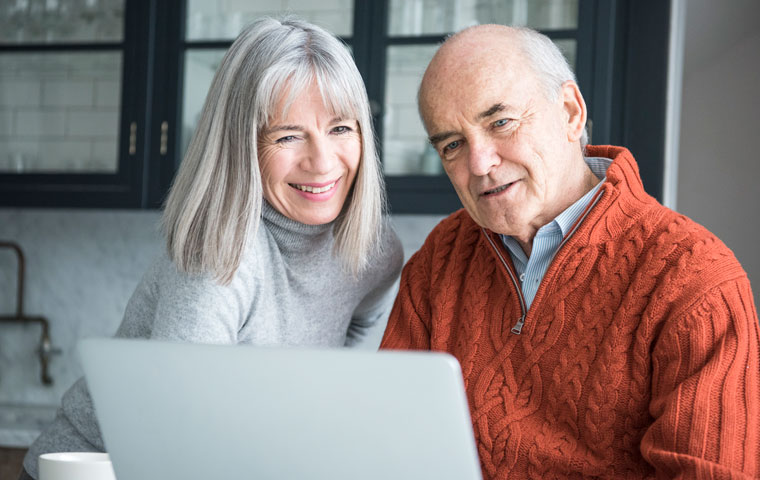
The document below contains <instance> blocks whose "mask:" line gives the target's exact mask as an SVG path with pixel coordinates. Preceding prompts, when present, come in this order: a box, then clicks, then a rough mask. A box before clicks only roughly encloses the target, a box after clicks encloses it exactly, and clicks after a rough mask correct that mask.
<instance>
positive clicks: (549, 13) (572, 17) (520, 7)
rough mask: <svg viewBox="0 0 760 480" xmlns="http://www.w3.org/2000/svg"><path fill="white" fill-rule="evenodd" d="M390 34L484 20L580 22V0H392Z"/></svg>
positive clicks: (541, 24)
mask: <svg viewBox="0 0 760 480" xmlns="http://www.w3.org/2000/svg"><path fill="white" fill-rule="evenodd" d="M389 18H390V28H389V33H390V34H391V35H433V34H444V33H451V32H455V31H457V30H460V29H462V28H464V27H469V26H471V25H477V24H482V23H500V24H503V25H525V26H529V27H532V28H536V29H540V30H557V29H574V28H577V26H578V0H391V1H390V15H389Z"/></svg>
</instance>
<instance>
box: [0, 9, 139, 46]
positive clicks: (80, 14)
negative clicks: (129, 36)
mask: <svg viewBox="0 0 760 480" xmlns="http://www.w3.org/2000/svg"><path fill="white" fill-rule="evenodd" d="M123 38H124V0H2V1H0V43H11V44H19V43H61V42H75V43H78V42H90V43H92V42H120V41H121V40H122V39H123Z"/></svg>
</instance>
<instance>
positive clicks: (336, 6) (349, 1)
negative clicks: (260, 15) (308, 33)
mask: <svg viewBox="0 0 760 480" xmlns="http://www.w3.org/2000/svg"><path fill="white" fill-rule="evenodd" d="M353 6H354V2H353V0H320V1H319V2H315V1H314V0H286V1H285V8H289V9H291V10H295V11H304V12H306V11H320V10H348V11H353Z"/></svg>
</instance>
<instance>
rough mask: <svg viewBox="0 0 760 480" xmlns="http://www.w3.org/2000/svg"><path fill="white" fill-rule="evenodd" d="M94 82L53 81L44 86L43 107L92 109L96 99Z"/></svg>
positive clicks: (45, 83) (44, 83)
mask: <svg viewBox="0 0 760 480" xmlns="http://www.w3.org/2000/svg"><path fill="white" fill-rule="evenodd" d="M94 87H95V85H94V84H93V83H92V82H86V81H85V82H76V81H52V80H48V81H45V82H43V84H42V105H43V106H53V107H90V106H92V104H93V99H94V97H95V91H94Z"/></svg>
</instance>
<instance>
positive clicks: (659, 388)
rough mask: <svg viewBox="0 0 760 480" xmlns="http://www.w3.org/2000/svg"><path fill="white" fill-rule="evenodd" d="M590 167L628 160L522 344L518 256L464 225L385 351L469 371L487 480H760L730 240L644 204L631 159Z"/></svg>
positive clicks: (541, 298)
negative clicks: (423, 354)
mask: <svg viewBox="0 0 760 480" xmlns="http://www.w3.org/2000/svg"><path fill="white" fill-rule="evenodd" d="M589 154H590V155H591V156H601V157H608V158H612V159H614V162H613V163H612V165H611V166H610V167H609V169H608V170H607V181H606V182H605V183H604V185H603V186H602V191H601V197H600V199H599V201H598V203H596V204H595V205H594V206H593V207H592V209H591V210H590V212H589V214H588V216H587V217H586V218H585V220H583V222H582V223H581V224H580V226H579V228H578V230H577V231H576V232H575V233H574V234H573V235H572V237H570V239H569V240H568V241H567V243H566V244H565V245H564V246H563V247H562V248H561V249H560V251H559V252H558V253H557V255H556V257H555V258H554V260H553V262H552V264H551V265H550V266H549V269H548V271H547V272H546V276H545V277H544V279H543V281H542V283H541V286H540V288H539V290H538V292H537V294H536V297H535V299H534V301H533V304H532V305H531V307H530V309H529V311H528V312H527V316H526V318H525V324H524V327H523V329H522V332H521V334H519V335H515V334H514V333H511V332H510V329H511V328H512V327H513V325H514V324H515V323H516V322H517V320H518V319H519V318H520V316H521V307H520V302H519V299H518V294H517V289H516V285H515V284H514V282H513V281H512V280H511V279H510V275H509V274H508V271H507V269H512V271H514V267H513V265H512V263H511V260H510V258H509V255H508V253H507V252H506V250H505V249H504V248H503V244H502V243H501V241H500V239H499V238H498V237H497V236H496V235H495V234H494V233H492V232H488V231H486V230H484V229H481V228H480V227H478V226H477V225H476V224H475V223H474V222H473V220H472V219H471V218H470V216H469V215H468V214H467V212H466V211H464V210H460V211H458V212H456V213H454V214H452V215H451V216H449V217H448V218H447V219H445V220H443V221H442V222H441V223H440V224H439V225H438V226H437V227H436V228H435V229H434V230H433V232H432V233H431V234H430V235H429V237H428V238H427V240H426V241H425V244H424V245H423V246H422V248H421V249H420V251H418V252H417V253H416V254H415V255H414V256H413V257H412V258H411V259H410V260H409V263H408V264H407V265H406V267H405V268H404V271H403V274H402V277H401V289H400V291H399V296H398V298H397V299H396V304H395V306H394V308H393V311H392V313H391V317H390V320H389V323H388V329H387V330H386V333H385V337H384V339H383V343H382V345H381V348H387V349H431V350H440V351H446V352H450V353H452V354H453V355H454V356H456V357H457V358H458V359H459V362H460V363H461V366H462V372H463V375H464V381H465V386H466V390H467V397H468V401H469V403H470V411H471V414H472V423H473V428H474V431H475V439H476V442H477V447H478V452H479V455H480V461H481V466H482V469H483V474H484V477H485V479H492V478H493V479H504V478H519V479H524V478H530V479H546V478H589V477H603V478H684V479H686V478H688V479H696V478H705V479H707V478H710V479H713V478H757V477H758V475H760V423H759V421H758V420H760V418H759V417H760V333H759V330H760V329H759V327H758V318H757V313H756V310H755V305H754V303H753V299H752V292H751V290H750V285H749V280H748V279H747V275H746V274H745V272H744V271H743V270H742V268H741V266H740V265H739V263H738V262H737V260H736V258H735V257H734V255H733V254H732V252H731V251H730V250H729V249H728V248H727V247H726V246H725V245H724V244H722V243H721V242H720V241H719V240H718V239H717V238H716V237H715V236H713V235H712V234H711V233H709V232H708V231H707V230H705V229H704V228H703V227H701V226H699V225H697V224H696V223H694V222H693V221H691V220H689V219H687V218H685V217H684V216H682V215H679V214H678V213H675V212H673V211H671V210H669V209H667V208H665V207H663V206H662V205H660V204H659V203H657V201H656V200H655V199H654V198H652V197H650V196H649V195H647V194H646V193H645V192H644V189H643V186H642V183H641V179H640V178H639V174H638V167H637V166H636V162H635V161H634V159H633V157H632V156H631V154H630V153H629V152H628V150H626V149H624V148H619V147H589ZM487 236H491V238H492V240H493V243H491V242H489V241H488V239H487ZM497 249H498V250H499V253H500V256H501V257H503V258H504V259H505V261H506V265H505V264H504V263H502V261H501V260H500V259H499V255H498V254H497V251H496V250H497Z"/></svg>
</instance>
